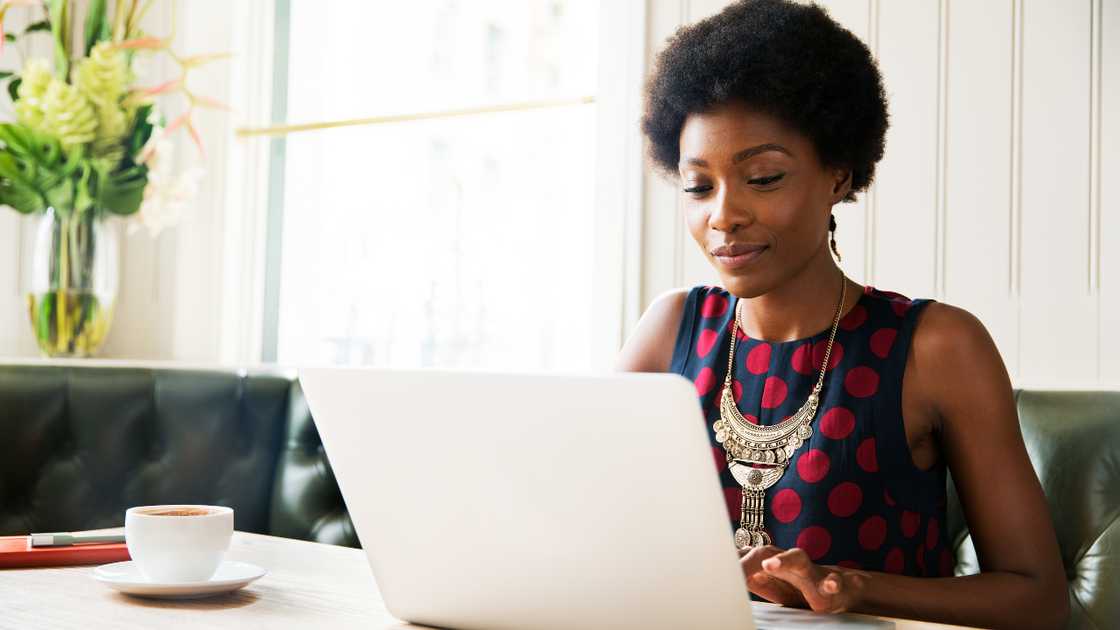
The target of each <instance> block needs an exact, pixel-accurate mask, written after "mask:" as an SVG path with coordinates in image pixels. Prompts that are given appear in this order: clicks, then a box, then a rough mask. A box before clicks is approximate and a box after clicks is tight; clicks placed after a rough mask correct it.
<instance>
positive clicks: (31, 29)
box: [23, 20, 51, 35]
mask: <svg viewBox="0 0 1120 630" xmlns="http://www.w3.org/2000/svg"><path fill="white" fill-rule="evenodd" d="M38 31H43V32H46V33H49V32H50V31H51V23H50V21H48V20H39V21H38V22H35V23H34V24H30V25H28V27H27V28H25V29H23V34H24V35H26V34H28V33H35V32H38Z"/></svg>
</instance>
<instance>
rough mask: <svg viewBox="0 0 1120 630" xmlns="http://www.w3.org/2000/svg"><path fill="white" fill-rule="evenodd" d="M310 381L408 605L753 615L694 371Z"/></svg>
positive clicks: (681, 624) (399, 602)
mask: <svg viewBox="0 0 1120 630" xmlns="http://www.w3.org/2000/svg"><path fill="white" fill-rule="evenodd" d="M300 381H301V384H302V386H303V389H304V392H305V395H306V398H307V401H308V404H309V405H310V409H311V412H312V415H313V417H314V418H315V423H316V425H317V427H318V430H319V433H320V435H321V437H322V440H323V445H324V447H325V449H326V452H327V456H328V458H329V460H330V462H331V466H332V468H333V469H334V472H335V476H336V478H337V479H338V483H339V486H340V489H341V491H342V494H343V497H344V498H345V500H346V504H347V507H348V509H349V512H350V515H351V517H352V519H353V521H354V526H355V528H356V530H357V533H358V537H359V539H360V540H361V542H362V546H363V547H364V549H365V551H366V555H367V557H368V559H369V563H370V566H371V568H372V569H373V573H374V577H375V579H376V581H377V584H378V587H379V588H380V590H381V595H382V597H383V599H384V601H385V604H386V606H387V607H388V609H389V611H390V612H391V613H392V614H393V615H394V616H396V617H398V618H401V619H404V620H407V621H412V622H415V623H421V624H428V625H437V626H450V627H457V628H572V627H577V626H578V627H596V628H647V629H653V628H674V629H676V628H685V627H696V628H700V627H702V628H714V629H718V628H735V629H737V630H750V629H752V628H753V627H754V625H753V622H752V620H751V608H750V602H749V596H748V593H747V590H746V586H745V583H744V580H743V576H742V573H741V571H740V568H739V564H738V560H737V554H736V552H735V548H734V545H733V543H732V539H731V535H730V531H729V529H728V517H727V509H726V507H725V503H724V499H723V494H722V491H721V489H720V485H719V480H718V477H717V472H716V468H715V466H714V465H713V462H712V457H713V452H712V448H711V446H710V445H709V443H708V438H707V434H706V429H705V426H704V421H703V416H702V414H701V411H700V408H699V405H698V402H697V397H696V391H695V388H694V387H693V385H692V383H690V382H689V381H688V380H687V379H684V378H682V377H680V376H678V375H674V374H604V375H595V376H577V375H555V374H551V375H538V374H493V373H479V372H453V371H437V370H386V369H345V368H321V369H305V370H301V371H300Z"/></svg>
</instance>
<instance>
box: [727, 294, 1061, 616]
mask: <svg viewBox="0 0 1120 630" xmlns="http://www.w3.org/2000/svg"><path fill="white" fill-rule="evenodd" d="M905 378H906V379H907V381H906V383H907V384H906V385H905V387H916V388H918V390H919V391H918V392H917V393H918V396H919V399H920V400H922V401H923V404H928V408H929V409H931V410H932V411H933V412H935V413H936V414H937V416H938V418H939V427H940V430H939V434H940V443H941V452H942V453H943V454H944V456H945V458H946V461H947V463H948V466H949V469H950V471H951V472H952V474H953V480H954V482H955V483H956V486H957V491H958V494H959V495H960V498H961V502H962V506H963V508H964V514H965V519H966V521H967V522H968V526H969V532H970V534H971V535H972V540H973V542H974V544H975V545H976V552H977V556H978V557H979V560H980V570H981V573H979V574H977V575H969V576H963V577H949V578H916V577H908V576H900V575H891V574H886V573H877V572H872V571H854V570H847V569H842V568H837V567H824V566H820V565H815V564H813V563H812V562H811V561H810V560H809V558H808V556H806V555H805V553H804V551H802V550H800V549H791V550H788V551H783V550H781V549H777V548H773V547H769V548H761V549H757V550H754V551H752V552H751V553H749V554H747V555H746V556H745V557H744V558H743V561H742V564H743V570H744V573H746V574H747V577H748V584H752V583H753V584H756V585H757V588H753V589H752V590H759V591H764V593H763V595H764V596H767V595H766V594H765V593H770V594H771V596H772V597H773V598H774V599H775V600H776V601H780V602H782V603H788V604H789V605H808V606H810V607H811V608H813V609H815V610H855V611H859V612H868V613H875V614H882V615H891V616H898V617H907V618H916V619H928V620H932V621H942V622H949V623H957V624H963V625H971V626H982V627H986V628H1059V627H1061V626H1062V625H1063V624H1064V622H1065V619H1066V617H1067V616H1068V614H1069V599H1068V598H1069V595H1068V593H1067V591H1066V580H1065V571H1064V569H1063V567H1062V562H1061V556H1060V555H1059V551H1058V545H1057V539H1056V537H1055V534H1054V528H1053V525H1052V524H1051V522H1050V513H1049V511H1048V509H1047V505H1046V500H1045V497H1044V495H1043V493H1042V488H1041V486H1040V484H1039V482H1038V478H1037V477H1036V476H1035V473H1034V469H1033V468H1032V467H1031V463H1030V460H1029V458H1028V456H1027V451H1026V448H1025V446H1024V444H1023V437H1022V433H1021V431H1020V429H1019V422H1018V414H1017V411H1016V408H1015V401H1014V398H1013V396H1012V390H1011V384H1010V380H1009V379H1008V376H1007V371H1006V369H1005V368H1004V365H1003V361H1002V360H1001V359H1000V356H999V352H998V350H997V349H996V347H995V344H994V343H993V342H992V339H991V337H990V336H989V335H988V333H987V331H986V330H985V329H984V327H983V325H982V324H981V323H980V322H979V321H978V320H976V318H975V317H973V316H972V315H970V314H969V313H967V312H966V311H963V310H961V309H957V308H954V307H951V306H947V305H944V304H932V305H930V306H929V307H928V308H927V309H926V312H925V313H923V314H922V322H921V325H920V326H919V327H918V328H917V330H916V332H915V335H914V342H913V346H912V351H911V354H910V356H909V358H908V360H907V367H906V376H905ZM775 557H776V558H777V561H776V562H775V560H774V558H775ZM786 585H792V586H793V587H794V590H790V589H789V588H788V586H786ZM783 589H785V590H783Z"/></svg>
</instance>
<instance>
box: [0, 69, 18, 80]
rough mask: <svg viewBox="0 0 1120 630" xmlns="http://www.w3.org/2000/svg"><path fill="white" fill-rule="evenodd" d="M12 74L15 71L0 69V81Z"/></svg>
mask: <svg viewBox="0 0 1120 630" xmlns="http://www.w3.org/2000/svg"><path fill="white" fill-rule="evenodd" d="M13 75H15V73H14V72H12V71H11V70H0V81H3V80H4V79H7V78H8V77H10V76H13Z"/></svg>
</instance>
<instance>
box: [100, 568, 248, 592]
mask: <svg viewBox="0 0 1120 630" xmlns="http://www.w3.org/2000/svg"><path fill="white" fill-rule="evenodd" d="M264 574H265V570H264V569H262V568H260V567H258V566H257V565H255V564H249V563H248V562H238V561H236V560H226V561H225V562H223V563H222V564H221V565H219V566H218V570H217V571H216V572H215V573H214V577H212V578H210V579H209V580H206V581H205V582H153V581H151V580H149V579H148V578H147V577H146V576H145V575H144V574H143V573H141V572H140V567H138V566H136V563H135V562H132V561H131V560H129V561H127V562H114V563H112V564H103V565H101V566H99V567H97V568H96V569H94V570H93V578H94V579H95V580H97V581H98V582H102V583H104V584H106V585H108V586H109V588H113V589H116V590H118V591H120V592H122V593H126V594H128V595H138V596H140V597H159V598H164V599H193V598H198V597H209V596H211V595H218V594H220V593H228V592H231V591H236V590H237V589H239V588H241V587H243V586H245V585H247V584H249V582H252V581H253V580H256V579H258V578H260V577H261V576H263V575H264Z"/></svg>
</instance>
